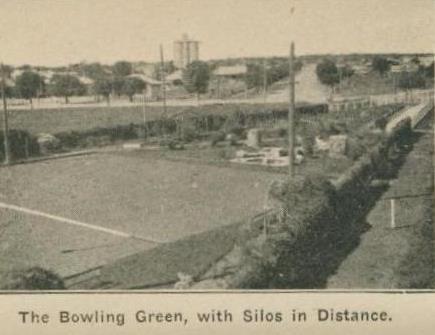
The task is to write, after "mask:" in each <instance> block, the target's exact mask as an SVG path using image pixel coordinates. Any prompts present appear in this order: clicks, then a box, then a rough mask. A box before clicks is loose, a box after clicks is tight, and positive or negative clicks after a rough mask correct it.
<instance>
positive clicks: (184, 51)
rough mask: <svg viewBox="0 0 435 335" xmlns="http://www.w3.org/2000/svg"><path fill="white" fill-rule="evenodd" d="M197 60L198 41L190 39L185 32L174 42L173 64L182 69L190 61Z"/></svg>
mask: <svg viewBox="0 0 435 335" xmlns="http://www.w3.org/2000/svg"><path fill="white" fill-rule="evenodd" d="M196 60H199V41H195V40H191V39H189V37H188V36H187V34H184V35H183V38H182V39H181V40H178V41H175V42H174V65H175V67H176V68H178V69H184V68H185V67H186V66H187V65H189V64H190V63H192V62H194V61H196Z"/></svg>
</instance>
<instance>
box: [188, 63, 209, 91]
mask: <svg viewBox="0 0 435 335" xmlns="http://www.w3.org/2000/svg"><path fill="white" fill-rule="evenodd" d="M209 81H210V69H209V67H208V64H207V63H206V62H202V61H194V62H192V63H190V64H189V65H188V66H187V67H186V69H185V70H184V71H183V83H184V87H185V88H186V90H187V91H188V92H189V93H196V94H197V95H198V97H199V95H200V94H204V93H206V92H207V89H208V83H209Z"/></svg>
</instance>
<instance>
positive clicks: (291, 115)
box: [288, 42, 295, 179]
mask: <svg viewBox="0 0 435 335" xmlns="http://www.w3.org/2000/svg"><path fill="white" fill-rule="evenodd" d="M294 58H295V45H294V43H293V42H291V45H290V56H289V108H288V156H289V162H288V173H289V179H292V178H293V176H294V174H295V171H294V157H295V150H294V146H295V71H294V70H295V69H294Z"/></svg>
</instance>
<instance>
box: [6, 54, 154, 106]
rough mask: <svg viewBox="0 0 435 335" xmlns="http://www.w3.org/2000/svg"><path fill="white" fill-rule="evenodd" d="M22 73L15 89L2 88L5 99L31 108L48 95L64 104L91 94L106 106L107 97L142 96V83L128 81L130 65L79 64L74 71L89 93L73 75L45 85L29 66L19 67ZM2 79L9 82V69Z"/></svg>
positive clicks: (58, 77) (56, 77)
mask: <svg viewBox="0 0 435 335" xmlns="http://www.w3.org/2000/svg"><path fill="white" fill-rule="evenodd" d="M21 68H22V69H24V71H23V72H22V73H21V74H20V75H18V76H17V77H16V80H15V86H14V87H11V86H10V85H8V86H7V87H6V95H7V96H8V97H9V98H12V97H16V98H22V99H26V100H29V103H30V105H31V108H33V99H35V98H36V97H40V96H44V95H49V96H56V97H63V98H64V99H65V103H69V98H70V97H71V96H82V95H85V94H94V95H96V96H103V97H104V98H105V99H106V100H107V102H108V103H109V102H110V95H111V94H115V95H118V96H121V95H125V96H128V97H129V99H130V101H132V100H133V96H134V95H135V94H137V93H141V92H143V90H144V89H145V87H146V83H145V82H144V81H143V80H141V79H140V78H137V77H129V76H130V75H131V74H132V73H133V67H132V64H131V63H129V62H126V61H120V62H116V63H115V64H114V65H113V66H112V67H111V70H110V71H108V69H107V67H105V66H103V65H101V64H100V63H91V64H82V65H81V66H80V68H79V69H77V70H78V73H79V74H80V75H83V76H86V77H88V78H90V79H91V80H92V81H93V84H92V85H90V87H89V88H90V89H89V90H88V87H87V86H86V85H85V84H83V83H82V82H81V81H80V79H79V78H78V77H77V76H76V75H72V74H68V73H66V74H64V73H59V74H54V75H53V77H52V78H51V79H50V81H49V83H48V84H46V81H45V80H44V79H45V78H44V77H43V76H41V75H40V74H39V73H38V72H36V71H32V68H31V67H30V66H23V67H21ZM4 71H5V76H6V77H7V78H10V76H11V73H12V72H13V68H12V67H8V66H4Z"/></svg>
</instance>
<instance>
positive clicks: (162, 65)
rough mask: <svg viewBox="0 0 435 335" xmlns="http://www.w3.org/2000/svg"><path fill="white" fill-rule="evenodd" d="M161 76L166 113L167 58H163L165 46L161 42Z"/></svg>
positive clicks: (164, 111)
mask: <svg viewBox="0 0 435 335" xmlns="http://www.w3.org/2000/svg"><path fill="white" fill-rule="evenodd" d="M160 77H161V80H162V95H163V113H164V114H165V115H166V75H165V59H164V58H163V46H162V45H161V44H160Z"/></svg>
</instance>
